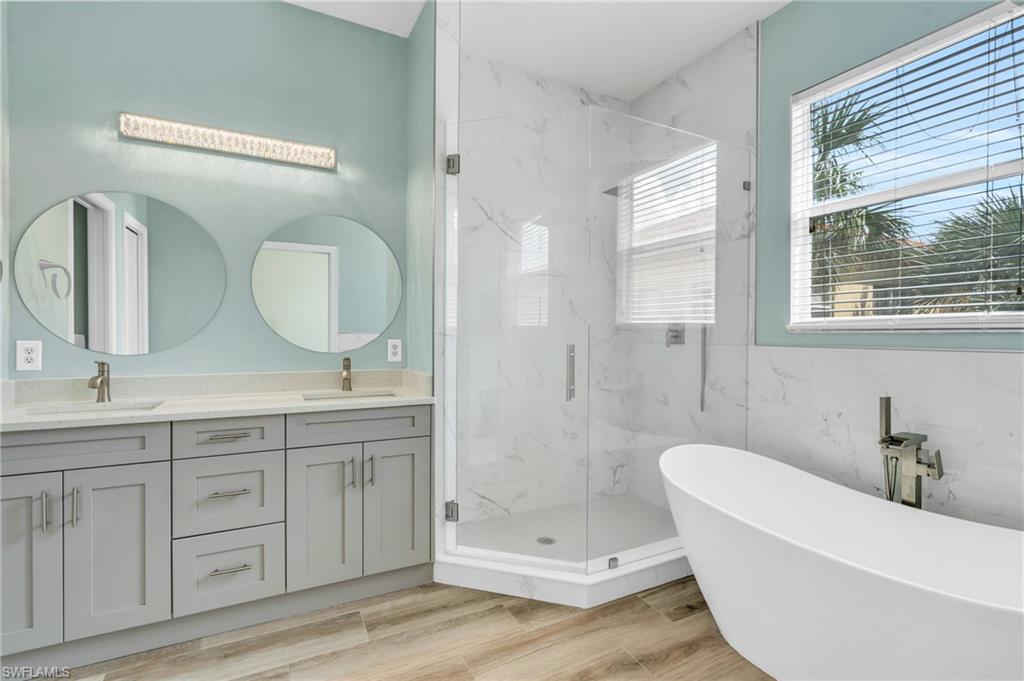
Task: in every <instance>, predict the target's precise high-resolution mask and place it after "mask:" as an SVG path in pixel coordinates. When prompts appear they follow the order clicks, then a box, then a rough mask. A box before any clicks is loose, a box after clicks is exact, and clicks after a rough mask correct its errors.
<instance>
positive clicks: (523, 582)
mask: <svg viewBox="0 0 1024 681" xmlns="http://www.w3.org/2000/svg"><path fill="white" fill-rule="evenodd" d="M585 512H586V510H585V507H584V506H583V505H582V504H566V505H564V506H556V507H552V508H545V509H540V510H536V511H527V512H523V513H516V514H514V515H511V516H500V517H495V518H486V519H482V520H475V521H469V522H461V523H459V524H458V525H457V529H456V533H457V534H456V536H457V540H458V545H457V546H456V547H452V548H451V549H450V550H449V551H448V552H445V553H439V554H438V555H437V557H436V562H435V564H434V581H437V582H441V583H443V584H453V585H457V586H463V587H468V588H473V589H481V590H483V591H492V592H496V593H504V594H509V595H512V596H522V597H525V598H533V599H536V600H541V601H548V602H551V603H561V604H563V605H573V606H576V607H582V608H588V607H593V606H595V605H600V604H602V603H607V602H608V601H611V600H615V599H616V598H621V597H623V596H627V595H630V594H633V593H636V592H638V591H642V590H644V589H649V588H652V587H655V586H658V585H659V584H664V583H666V582H670V581H672V580H675V579H679V578H681V577H685V576H687V575H689V574H692V573H691V570H690V566H689V563H688V562H687V560H686V556H685V553H684V552H683V549H682V545H681V543H680V541H679V538H678V536H677V535H676V529H675V525H674V524H673V522H672V516H671V514H670V513H669V511H668V510H667V509H665V508H662V507H660V506H656V505H654V504H651V503H649V502H646V501H644V500H642V499H638V498H636V497H632V496H625V495H623V496H614V497H597V498H594V499H592V500H591V502H590V531H589V535H590V540H589V554H590V556H592V557H591V558H589V559H588V558H587V553H588V551H587V549H588V545H587V544H588V542H587V534H588V532H587V523H586V516H585ZM612 558H615V559H616V564H617V567H615V568H611V567H609V565H610V563H609V560H610V559H612Z"/></svg>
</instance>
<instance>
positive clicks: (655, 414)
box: [448, 34, 756, 525]
mask: <svg viewBox="0 0 1024 681" xmlns="http://www.w3.org/2000/svg"><path fill="white" fill-rule="evenodd" d="M722 49H723V50H724V56H722V57H720V58H717V59H707V60H704V61H702V62H701V63H699V64H696V65H694V66H693V67H692V68H689V69H684V70H683V71H682V72H681V73H680V74H676V75H675V76H674V77H673V78H671V79H669V80H668V81H666V82H665V83H662V84H660V85H659V86H657V87H656V88H654V89H653V90H652V91H651V92H650V93H648V94H647V95H644V96H643V97H641V98H640V99H638V100H637V101H635V102H633V103H632V104H627V103H625V102H621V101H618V100H615V99H613V98H610V97H607V96H603V95H601V94H599V93H593V92H588V91H586V90H583V89H581V88H578V87H575V86H573V85H570V84H566V83H560V82H557V81H553V80H551V79H548V78H544V77H541V76H537V75H534V74H529V73H526V72H524V71H522V70H521V69H518V68H516V67H513V66H509V65H507V64H501V63H498V62H495V61H493V60H489V59H486V58H484V57H481V56H477V55H472V54H463V55H461V58H460V66H461V88H460V92H459V108H460V110H461V113H460V119H461V125H460V130H459V133H458V134H459V152H460V154H461V156H462V168H463V172H462V173H461V174H460V175H459V176H458V180H457V182H458V193H457V195H456V196H454V197H452V198H455V199H456V200H457V206H458V211H457V225H452V227H451V228H450V229H449V230H448V233H449V238H455V239H457V240H458V241H457V244H458V245H457V247H456V248H454V249H453V248H452V246H451V244H449V251H448V252H449V254H450V257H451V256H455V257H456V258H457V266H456V267H455V268H453V267H452V265H451V262H449V285H451V282H452V281H453V280H455V281H457V282H459V284H460V286H458V287H457V288H456V290H455V291H453V292H452V293H454V296H451V295H450V296H449V300H452V299H454V300H455V301H456V303H457V311H458V312H457V317H458V319H457V333H455V337H456V339H457V340H456V341H455V342H454V348H452V349H453V350H454V352H455V353H457V357H458V361H457V365H458V369H457V371H456V374H457V375H456V376H455V377H454V380H455V385H456V388H457V390H456V394H457V397H456V401H457V404H456V405H455V409H454V411H455V413H456V418H457V423H458V427H457V428H456V431H457V436H456V438H457V439H456V443H457V446H458V462H459V465H458V470H457V482H458V496H459V499H460V502H461V508H460V512H461V513H462V518H463V519H476V518H480V517H488V516H492V515H504V514H510V513H516V512H520V511H526V510H532V509H536V508H546V507H550V506H555V505H561V504H566V503H580V502H583V501H584V500H586V498H587V496H588V494H589V495H590V496H599V495H615V494H630V495H633V496H637V497H639V498H641V499H644V500H646V501H649V502H650V503H654V504H657V505H661V506H665V505H666V503H665V498H664V492H663V488H662V483H661V480H660V476H659V473H658V468H657V457H658V455H659V454H660V453H661V452H662V451H664V449H666V448H667V447H669V446H672V445H674V444H681V443H685V442H697V441H709V440H710V441H713V442H716V443H721V444H731V445H735V446H741V447H742V446H745V444H746V439H745V402H746V388H745V364H746V343H747V335H748V328H747V306H748V299H749V291H748V288H749V287H748V285H747V282H748V273H749V266H748V258H747V254H748V243H747V238H748V237H749V218H750V211H751V204H750V193H749V192H746V191H744V190H742V188H741V184H742V181H743V180H746V179H749V171H750V158H749V150H748V148H747V147H746V146H734V145H732V144H731V143H725V144H722V145H721V148H720V151H719V175H720V176H721V178H722V179H721V180H720V197H719V202H718V207H717V208H718V221H719V243H718V244H717V262H716V270H717V274H718V276H717V279H716V289H717V297H718V311H717V318H716V325H715V327H714V328H713V329H711V330H710V332H709V335H708V341H707V342H708V345H709V348H708V353H707V357H708V365H707V382H706V388H705V405H704V410H703V411H701V408H700V385H699V380H698V379H699V375H700V356H701V351H700V338H701V334H700V331H699V329H698V328H697V327H693V328H691V329H688V330H687V342H686V344H685V345H683V346H674V347H672V348H666V347H665V345H664V331H665V330H664V328H660V329H653V330H642V329H628V328H622V327H619V326H616V324H615V291H616V288H617V286H616V281H615V276H616V272H615V270H616V267H615V258H616V241H615V227H616V223H615V218H616V208H617V206H616V202H615V201H614V200H608V199H607V198H605V197H603V196H602V193H601V190H602V188H603V187H604V184H609V183H612V184H614V183H615V182H616V181H617V180H618V179H621V177H623V176H624V175H625V174H626V173H628V172H629V171H630V170H634V171H635V170H636V168H637V167H649V166H650V164H652V163H655V162H657V160H658V159H662V160H670V159H672V158H674V157H675V156H676V155H678V153H679V152H680V150H682V149H683V148H684V147H685V148H690V147H693V146H695V145H700V144H703V142H702V141H701V140H699V139H697V138H695V137H692V136H686V135H681V134H680V133H678V132H676V131H671V130H666V129H665V128H662V127H660V126H651V125H646V124H644V123H642V122H638V121H636V120H635V119H632V118H629V117H627V116H622V115H620V114H621V113H628V112H631V111H632V112H633V113H635V114H638V115H640V116H643V117H645V118H651V119H653V120H655V121H657V122H659V123H663V124H666V125H680V124H684V125H685V124H687V122H688V117H689V116H691V115H693V114H692V110H697V109H700V108H701V107H702V106H707V101H706V100H707V95H706V93H704V92H697V93H696V94H693V93H692V92H690V91H688V90H687V89H686V88H687V86H686V83H687V82H689V80H690V79H691V75H690V70H692V71H693V76H692V78H693V79H694V80H695V81H698V82H700V83H701V85H702V86H703V87H710V86H711V81H710V79H709V76H708V73H709V72H713V70H714V69H716V68H727V66H726V65H728V64H730V63H734V62H736V61H737V58H736V57H735V56H733V54H732V53H734V52H740V53H743V52H745V51H749V49H750V34H744V35H742V36H739V37H738V38H736V39H734V40H732V41H730V43H729V44H727V45H725V46H723V48H722ZM741 75H742V76H743V78H744V79H745V80H743V82H744V83H747V84H750V83H754V82H755V80H754V78H755V75H756V74H755V73H754V71H753V70H748V72H744V73H742V74H741ZM733 91H734V92H735V93H738V94H736V96H734V97H733V98H731V99H730V98H726V100H725V101H724V102H721V105H722V106H726V105H728V106H730V107H732V108H733V109H736V110H740V111H745V112H747V113H748V114H749V119H748V120H746V121H744V125H745V127H744V128H743V129H742V130H741V131H734V130H731V129H730V128H729V125H728V124H723V126H722V127H721V128H720V129H719V130H710V129H701V130H698V131H697V132H698V133H700V134H703V135H708V136H711V135H717V134H719V133H720V132H721V131H722V130H725V131H727V132H728V133H729V134H728V136H727V139H728V140H730V141H731V140H739V142H740V143H741V144H746V143H747V142H748V141H749V139H750V138H751V136H752V134H753V128H754V120H753V111H754V106H753V100H752V99H750V95H749V93H748V92H747V91H746V90H745V89H744V88H742V87H740V85H736V86H735V87H734V88H733ZM740 94H741V95H742V96H744V97H747V99H746V100H737V99H736V97H738V96H739V95H740ZM588 104H594V105H596V106H597V107H601V108H590V107H588V106H587V105H588ZM705 119H708V120H712V121H717V120H718V119H717V118H716V117H715V116H705V118H702V119H700V120H701V121H703V120H705ZM727 123H728V122H727ZM588 164H589V167H588ZM606 176H607V177H606ZM588 179H589V180H590V182H589V184H588ZM602 183H604V184H602ZM588 210H589V211H590V213H589V215H588V213H587V211H588ZM538 232H539V233H541V234H542V235H543V237H544V249H543V251H544V252H543V253H538V252H536V251H537V245H536V244H537V234H538ZM531 249H532V251H531ZM524 263H525V264H527V265H530V266H524ZM538 264H540V265H542V266H541V267H540V270H531V269H530V267H531V266H532V267H537V266H539V265H538ZM588 331H589V342H587V339H588ZM567 343H575V344H576V353H577V354H576V362H577V367H579V370H578V372H577V375H578V376H579V377H580V386H579V388H578V390H577V397H576V399H575V400H574V401H573V402H569V403H567V402H566V401H565V400H564V397H563V394H564V366H565V365H564V362H565V358H564V354H563V348H564V347H565V345H566V344H567ZM449 347H451V345H450V346H449ZM448 359H449V360H450V357H449V358H448ZM584 380H586V383H583V381H584ZM588 476H589V478H588ZM581 525H582V518H581Z"/></svg>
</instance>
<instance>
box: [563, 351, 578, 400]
mask: <svg viewBox="0 0 1024 681" xmlns="http://www.w3.org/2000/svg"><path fill="white" fill-rule="evenodd" d="M575 397H576V346H575V345H574V344H572V343H570V344H569V345H566V346H565V401H566V402H572V401H573V399H574V398H575Z"/></svg>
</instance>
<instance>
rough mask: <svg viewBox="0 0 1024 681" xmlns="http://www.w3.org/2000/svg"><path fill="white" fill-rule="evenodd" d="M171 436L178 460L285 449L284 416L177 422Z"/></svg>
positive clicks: (173, 426)
mask: <svg viewBox="0 0 1024 681" xmlns="http://www.w3.org/2000/svg"><path fill="white" fill-rule="evenodd" d="M171 435H172V439H171V441H172V443H173V447H172V449H173V452H174V458H175V459H188V458H191V457H196V456H211V455H214V454H240V453H242V452H262V451H267V450H271V449H284V416H283V415H281V416H246V417H242V418H234V419H207V420H204V421H175V422H174V423H173V424H172V426H171Z"/></svg>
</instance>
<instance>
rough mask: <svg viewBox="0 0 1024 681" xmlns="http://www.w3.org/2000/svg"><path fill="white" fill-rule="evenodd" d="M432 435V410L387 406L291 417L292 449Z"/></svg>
mask: <svg viewBox="0 0 1024 681" xmlns="http://www.w3.org/2000/svg"><path fill="white" fill-rule="evenodd" d="M424 435H430V407H429V406H418V407H385V408H383V409H351V410H346V411H323V412H315V413H311V414H289V415H288V446H289V447H312V446H316V445H339V444H346V443H349V442H371V441H373V440H398V439H400V438H406V437H421V436H424Z"/></svg>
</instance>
